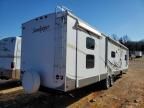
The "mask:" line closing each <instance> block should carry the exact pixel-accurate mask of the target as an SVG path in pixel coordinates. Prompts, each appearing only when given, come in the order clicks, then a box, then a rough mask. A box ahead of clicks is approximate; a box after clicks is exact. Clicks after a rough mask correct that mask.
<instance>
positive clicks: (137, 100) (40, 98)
mask: <svg viewBox="0 0 144 108" xmlns="http://www.w3.org/2000/svg"><path fill="white" fill-rule="evenodd" d="M72 94H73V97H70V96H68V95H57V94H50V93H42V92H37V93H35V94H31V95H28V94H25V93H24V91H23V90H18V91H16V92H12V93H8V94H0V108H20V107H21V108H48V107H50V108H57V107H58V108H64V107H69V108H144V59H136V60H133V61H130V65H129V70H128V72H127V74H123V76H122V77H121V78H119V79H117V80H116V82H115V83H114V86H113V87H111V88H109V89H108V90H103V89H102V87H100V83H98V84H94V85H91V86H88V87H85V88H82V89H78V90H76V91H74V92H73V93H72Z"/></svg>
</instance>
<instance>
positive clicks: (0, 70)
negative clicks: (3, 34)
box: [0, 37, 21, 80]
mask: <svg viewBox="0 0 144 108" xmlns="http://www.w3.org/2000/svg"><path fill="white" fill-rule="evenodd" d="M20 57H21V37H8V38H3V39H1V40H0V78H1V79H15V80H19V79H20V60H21V59H20Z"/></svg>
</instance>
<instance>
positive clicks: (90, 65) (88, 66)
mask: <svg viewBox="0 0 144 108" xmlns="http://www.w3.org/2000/svg"><path fill="white" fill-rule="evenodd" d="M90 56H91V57H92V58H88V57H90ZM90 59H92V60H90ZM94 67H95V56H94V55H93V54H86V69H91V68H94Z"/></svg>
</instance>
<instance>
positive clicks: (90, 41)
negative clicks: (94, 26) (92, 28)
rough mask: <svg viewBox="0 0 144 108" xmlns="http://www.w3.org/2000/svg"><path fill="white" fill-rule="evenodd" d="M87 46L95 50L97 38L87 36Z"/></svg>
mask: <svg viewBox="0 0 144 108" xmlns="http://www.w3.org/2000/svg"><path fill="white" fill-rule="evenodd" d="M86 48H87V49H92V50H94V48H95V40H94V39H92V38H90V37H87V38H86Z"/></svg>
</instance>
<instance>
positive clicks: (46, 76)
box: [21, 10, 128, 93]
mask: <svg viewBox="0 0 144 108" xmlns="http://www.w3.org/2000/svg"><path fill="white" fill-rule="evenodd" d="M22 38H23V40H22V58H21V59H22V60H21V72H22V85H23V87H24V90H25V91H26V92H27V93H33V92H36V91H38V90H39V88H40V87H42V88H51V89H54V90H60V91H64V92H67V91H71V90H74V89H77V88H81V87H84V86H87V85H90V84H93V83H96V82H99V81H103V82H104V85H105V87H106V88H108V87H110V85H113V79H114V77H115V76H116V75H118V74H120V73H122V72H124V71H126V70H127V69H128V49H127V48H126V47H125V46H123V45H122V44H120V43H118V42H116V41H114V40H112V39H111V38H109V37H107V36H105V35H103V34H102V33H100V32H99V31H97V30H96V29H95V28H94V27H92V26H90V25H89V24H87V23H86V22H84V21H82V20H81V19H80V18H78V17H76V16H75V15H74V14H72V13H71V12H69V11H67V10H65V11H59V12H55V13H52V14H48V15H43V16H40V17H37V18H35V19H32V20H30V21H28V22H26V23H24V24H22Z"/></svg>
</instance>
